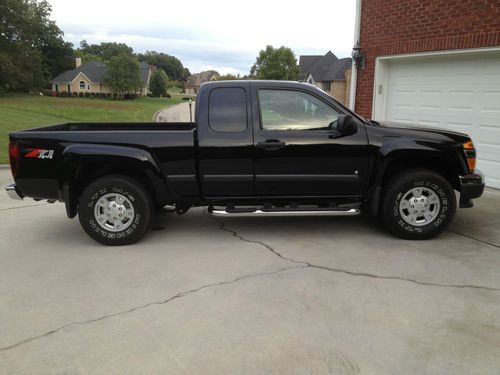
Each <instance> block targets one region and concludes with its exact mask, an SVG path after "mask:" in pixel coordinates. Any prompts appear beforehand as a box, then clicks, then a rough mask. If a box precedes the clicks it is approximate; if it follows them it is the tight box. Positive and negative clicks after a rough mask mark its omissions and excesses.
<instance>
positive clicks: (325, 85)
mask: <svg viewBox="0 0 500 375" xmlns="http://www.w3.org/2000/svg"><path fill="white" fill-rule="evenodd" d="M330 89H331V82H323V91H326V92H330Z"/></svg>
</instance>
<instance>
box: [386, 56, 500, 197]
mask: <svg viewBox="0 0 500 375" xmlns="http://www.w3.org/2000/svg"><path fill="white" fill-rule="evenodd" d="M386 83H387V91H386V94H385V105H384V106H383V108H385V110H384V113H383V118H382V120H387V121H395V122H396V121H398V122H407V123H417V124H420V125H423V126H428V127H442V128H446V129H449V130H452V131H458V132H462V133H467V134H469V135H470V136H471V137H472V139H473V140H474V143H475V144H476V146H477V149H478V168H479V169H481V170H483V172H484V173H485V175H486V177H487V184H488V185H489V186H493V187H498V188H500V52H498V53H490V54H484V53H483V54H474V55H472V54H467V55H449V56H434V57H422V58H412V59H406V60H403V59H401V60H399V59H398V60H393V61H391V62H390V63H389V65H388V68H387V82H386Z"/></svg>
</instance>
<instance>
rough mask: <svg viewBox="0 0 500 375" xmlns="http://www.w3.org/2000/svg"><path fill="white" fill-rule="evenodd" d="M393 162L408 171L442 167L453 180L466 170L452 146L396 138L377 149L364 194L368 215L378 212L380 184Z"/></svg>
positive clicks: (463, 162) (380, 192)
mask: <svg viewBox="0 0 500 375" xmlns="http://www.w3.org/2000/svg"><path fill="white" fill-rule="evenodd" d="M393 163H400V164H402V165H404V166H407V167H408V168H415V167H426V168H430V169H435V168H437V167H438V166H439V165H441V166H442V165H446V166H447V168H446V169H447V172H448V173H449V174H450V175H454V176H456V178H458V176H459V174H461V173H464V172H465V171H467V166H466V165H465V161H464V160H462V159H460V157H459V152H458V150H455V149H454V148H453V145H452V144H448V145H446V146H445V145H443V144H442V143H433V142H426V141H419V140H403V139H400V138H395V139H394V140H392V141H389V142H386V143H384V144H383V145H382V146H381V147H380V149H379V150H378V153H377V157H376V160H375V164H374V167H373V168H374V169H373V170H374V173H373V174H372V178H371V183H370V186H371V188H370V190H369V193H368V201H369V204H370V211H371V213H372V215H377V213H378V210H379V206H380V199H381V195H382V185H383V182H384V179H385V176H386V174H387V172H388V171H389V169H391V166H392V165H393ZM389 173H390V172H389Z"/></svg>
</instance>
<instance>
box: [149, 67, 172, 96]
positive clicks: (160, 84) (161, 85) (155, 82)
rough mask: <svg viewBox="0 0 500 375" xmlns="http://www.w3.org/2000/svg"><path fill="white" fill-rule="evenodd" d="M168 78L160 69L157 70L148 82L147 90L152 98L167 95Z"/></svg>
mask: <svg viewBox="0 0 500 375" xmlns="http://www.w3.org/2000/svg"><path fill="white" fill-rule="evenodd" d="M167 83H168V76H167V75H166V74H165V72H164V71H163V70H161V69H157V70H156V71H155V72H154V73H153V75H152V76H151V80H150V81H149V90H151V93H152V94H153V96H156V97H158V96H165V95H166V94H167Z"/></svg>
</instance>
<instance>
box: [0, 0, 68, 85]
mask: <svg viewBox="0 0 500 375" xmlns="http://www.w3.org/2000/svg"><path fill="white" fill-rule="evenodd" d="M50 12H51V7H50V5H49V4H48V2H47V1H45V0H43V1H38V2H37V1H35V0H2V1H0V89H8V90H24V91H28V90H37V89H40V88H42V87H44V86H45V85H46V84H47V81H48V80H49V79H50V78H52V76H54V75H56V74H58V73H60V72H61V71H63V70H65V69H67V68H68V67H69V66H70V65H69V64H70V63H72V61H71V60H72V54H73V50H72V45H71V44H70V43H67V42H65V41H64V40H63V35H64V34H63V32H62V31H61V30H60V29H59V28H58V27H57V25H56V24H55V22H54V21H51V20H50V19H49V16H50Z"/></svg>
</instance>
